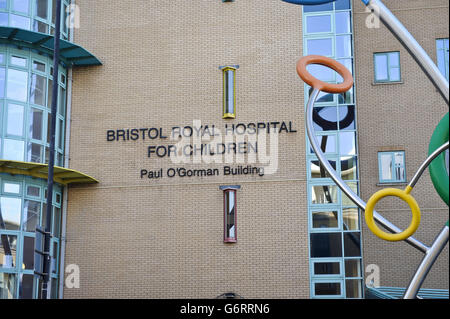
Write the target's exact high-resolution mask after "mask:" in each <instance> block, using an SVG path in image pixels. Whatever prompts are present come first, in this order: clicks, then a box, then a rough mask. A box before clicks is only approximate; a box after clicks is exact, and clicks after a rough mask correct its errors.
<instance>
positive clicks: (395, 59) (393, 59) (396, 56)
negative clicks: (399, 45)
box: [388, 52, 400, 67]
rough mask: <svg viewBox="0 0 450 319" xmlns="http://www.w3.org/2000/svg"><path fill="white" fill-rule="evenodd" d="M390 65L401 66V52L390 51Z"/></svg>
mask: <svg viewBox="0 0 450 319" xmlns="http://www.w3.org/2000/svg"><path fill="white" fill-rule="evenodd" d="M388 57H389V67H400V53H398V52H389V53H388Z"/></svg>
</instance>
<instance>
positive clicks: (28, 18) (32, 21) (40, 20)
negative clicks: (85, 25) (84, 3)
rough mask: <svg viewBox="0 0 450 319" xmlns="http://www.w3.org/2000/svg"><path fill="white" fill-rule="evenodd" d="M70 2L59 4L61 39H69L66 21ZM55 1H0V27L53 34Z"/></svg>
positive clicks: (65, 0) (64, 1) (64, 0)
mask: <svg viewBox="0 0 450 319" xmlns="http://www.w3.org/2000/svg"><path fill="white" fill-rule="evenodd" d="M69 4H70V1H67V0H63V1H62V3H61V13H62V15H61V38H62V39H65V40H67V39H68V38H69V28H68V24H67V23H66V21H67V19H68V11H69V9H68V8H69ZM55 20H56V0H0V26H5V27H14V28H20V29H25V30H31V31H35V32H41V33H47V34H51V35H53V34H54V33H55Z"/></svg>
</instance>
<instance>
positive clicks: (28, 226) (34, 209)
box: [23, 200, 41, 232]
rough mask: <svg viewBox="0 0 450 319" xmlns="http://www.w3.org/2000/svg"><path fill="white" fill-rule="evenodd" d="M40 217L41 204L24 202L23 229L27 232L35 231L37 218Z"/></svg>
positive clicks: (29, 201) (37, 222)
mask: <svg viewBox="0 0 450 319" xmlns="http://www.w3.org/2000/svg"><path fill="white" fill-rule="evenodd" d="M40 215H41V203H40V202H36V201H32V200H26V201H25V208H24V210H23V229H24V230H25V231H27V232H34V231H36V226H37V225H38V224H39V217H40Z"/></svg>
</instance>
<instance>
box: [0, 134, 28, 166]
mask: <svg viewBox="0 0 450 319" xmlns="http://www.w3.org/2000/svg"><path fill="white" fill-rule="evenodd" d="M24 147H25V142H24V141H17V140H10V139H4V141H3V158H4V159H7V160H11V161H23V158H24Z"/></svg>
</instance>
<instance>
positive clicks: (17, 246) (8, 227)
mask: <svg viewBox="0 0 450 319" xmlns="http://www.w3.org/2000/svg"><path fill="white" fill-rule="evenodd" d="M0 186H1V189H0V299H5V298H6V299H16V298H24V299H28V298H36V297H37V296H38V293H39V286H40V285H41V284H42V282H41V281H40V280H39V278H37V277H35V276H34V241H35V238H36V227H37V226H42V227H45V225H46V210H47V199H46V198H47V189H46V187H47V183H46V181H45V180H40V179H34V178H28V177H26V178H19V177H16V178H15V177H12V176H10V175H8V174H0ZM61 205H62V189H61V188H60V187H59V186H58V185H55V186H54V193H53V207H52V216H51V219H52V222H51V225H52V228H51V234H52V239H51V247H50V254H51V256H52V263H51V264H52V269H51V274H50V277H51V286H52V288H53V290H52V292H51V295H52V298H55V297H57V293H58V291H57V287H58V284H57V283H58V278H59V276H58V274H59V269H58V268H59V249H60V238H61V214H62V212H61Z"/></svg>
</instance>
